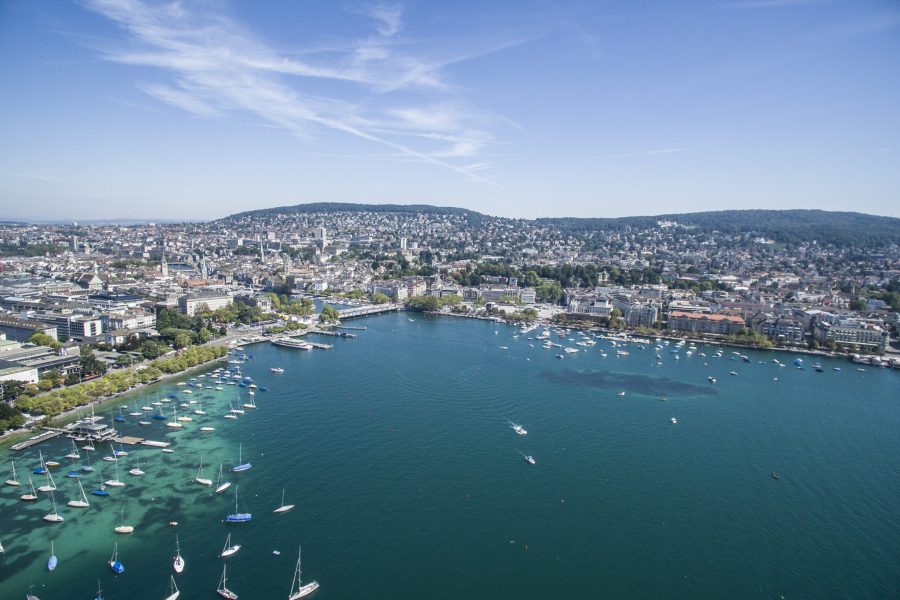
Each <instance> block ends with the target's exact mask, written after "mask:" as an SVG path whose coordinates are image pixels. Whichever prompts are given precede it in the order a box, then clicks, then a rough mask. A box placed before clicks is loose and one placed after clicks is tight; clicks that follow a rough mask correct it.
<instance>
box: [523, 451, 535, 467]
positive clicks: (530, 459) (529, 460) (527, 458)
mask: <svg viewBox="0 0 900 600" xmlns="http://www.w3.org/2000/svg"><path fill="white" fill-rule="evenodd" d="M525 462H527V463H528V464H529V465H534V464H537V461H536V460H534V457H533V456H532V455H530V454H526V455H525Z"/></svg>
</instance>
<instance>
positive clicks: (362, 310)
mask: <svg viewBox="0 0 900 600" xmlns="http://www.w3.org/2000/svg"><path fill="white" fill-rule="evenodd" d="M401 308H403V305H402V304H394V303H388V304H372V305H370V306H354V307H352V308H344V309H342V310H339V311H338V315H339V317H340V319H341V320H342V321H343V320H344V319H354V318H356V317H367V316H369V315H378V314H381V313H386V312H394V311H397V310H400V309H401Z"/></svg>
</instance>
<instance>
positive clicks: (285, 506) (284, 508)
mask: <svg viewBox="0 0 900 600" xmlns="http://www.w3.org/2000/svg"><path fill="white" fill-rule="evenodd" d="M292 508H294V505H293V504H285V503H284V490H283V489H282V490H281V506H279V507H278V508H276V509H275V510H273V511H272V512H274V513H286V512H288V511H289V510H291V509H292Z"/></svg>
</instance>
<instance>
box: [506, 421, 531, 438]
mask: <svg viewBox="0 0 900 600" xmlns="http://www.w3.org/2000/svg"><path fill="white" fill-rule="evenodd" d="M510 426H511V427H512V430H513V431H515V432H516V433H517V434H518V435H528V430H527V429H525V428H524V427H522V426H521V425H517V424H515V423H510Z"/></svg>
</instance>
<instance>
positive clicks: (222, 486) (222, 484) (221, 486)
mask: <svg viewBox="0 0 900 600" xmlns="http://www.w3.org/2000/svg"><path fill="white" fill-rule="evenodd" d="M230 487H231V482H230V481H222V464H221V463H219V477H218V478H217V479H216V493H217V494H221V493H222V492H224V491H225V490H227V489H228V488H230Z"/></svg>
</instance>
